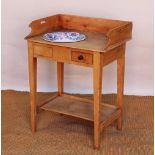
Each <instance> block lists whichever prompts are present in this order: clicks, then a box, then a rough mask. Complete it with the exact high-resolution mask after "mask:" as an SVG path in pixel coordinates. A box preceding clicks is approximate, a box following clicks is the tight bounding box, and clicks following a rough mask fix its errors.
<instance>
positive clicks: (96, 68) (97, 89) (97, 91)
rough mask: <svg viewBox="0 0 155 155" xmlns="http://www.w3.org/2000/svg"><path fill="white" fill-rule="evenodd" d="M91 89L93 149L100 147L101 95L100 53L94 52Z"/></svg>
mask: <svg viewBox="0 0 155 155" xmlns="http://www.w3.org/2000/svg"><path fill="white" fill-rule="evenodd" d="M93 62H94V64H93V87H94V148H96V149H99V147H100V103H101V93H102V60H101V53H99V52H94V57H93Z"/></svg>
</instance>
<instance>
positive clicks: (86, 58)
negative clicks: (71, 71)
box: [71, 51, 93, 64]
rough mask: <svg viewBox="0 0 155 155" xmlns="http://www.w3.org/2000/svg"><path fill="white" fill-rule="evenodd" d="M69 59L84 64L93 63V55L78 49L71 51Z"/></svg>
mask: <svg viewBox="0 0 155 155" xmlns="http://www.w3.org/2000/svg"><path fill="white" fill-rule="evenodd" d="M71 60H72V61H76V62H81V63H85V64H93V55H92V54H90V53H84V52H80V51H71Z"/></svg>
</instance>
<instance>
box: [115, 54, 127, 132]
mask: <svg viewBox="0 0 155 155" xmlns="http://www.w3.org/2000/svg"><path fill="white" fill-rule="evenodd" d="M124 67H125V54H123V55H122V57H121V58H119V59H117V104H118V106H119V108H120V109H121V115H120V117H119V118H118V119H117V129H118V130H122V105H123V91H124Z"/></svg>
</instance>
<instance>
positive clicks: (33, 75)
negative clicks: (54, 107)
mask: <svg viewBox="0 0 155 155" xmlns="http://www.w3.org/2000/svg"><path fill="white" fill-rule="evenodd" d="M28 56H29V57H28V59H29V84H30V105H31V128H32V131H33V132H35V131H36V115H37V114H36V110H37V108H36V89H37V59H36V58H34V57H33V47H32V43H28Z"/></svg>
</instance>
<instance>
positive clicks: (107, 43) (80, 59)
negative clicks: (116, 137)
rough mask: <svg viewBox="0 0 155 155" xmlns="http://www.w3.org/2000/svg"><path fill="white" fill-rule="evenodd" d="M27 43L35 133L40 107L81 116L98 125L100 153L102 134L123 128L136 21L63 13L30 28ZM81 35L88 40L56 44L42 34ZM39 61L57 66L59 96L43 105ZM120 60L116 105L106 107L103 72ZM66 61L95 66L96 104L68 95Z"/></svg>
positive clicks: (32, 117)
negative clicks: (129, 46)
mask: <svg viewBox="0 0 155 155" xmlns="http://www.w3.org/2000/svg"><path fill="white" fill-rule="evenodd" d="M30 27H31V30H32V31H31V33H30V34H29V35H28V36H27V37H26V39H27V42H28V55H29V56H28V59H29V82H30V104H31V128H32V131H33V132H34V131H36V116H37V107H38V108H41V109H43V110H47V111H51V112H55V113H59V114H63V115H66V116H71V117H75V118H81V119H84V120H87V121H90V122H92V123H93V127H94V147H95V148H97V149H99V146H100V133H101V131H102V129H104V128H106V127H108V126H109V125H110V124H111V123H113V122H114V121H115V120H117V128H118V129H119V130H121V129H122V104H123V101H122V99H123V85H124V84H123V83H124V63H125V44H126V41H128V40H129V39H131V32H132V22H128V21H118V20H110V19H101V18H90V17H81V16H73V15H64V14H58V15H54V16H50V17H46V18H42V19H39V20H35V21H32V22H31V24H30ZM61 30H65V31H70V30H72V31H73V30H74V31H82V33H84V34H85V35H86V36H87V39H86V40H85V41H81V42H76V43H53V42H47V41H45V40H43V39H42V37H41V36H42V34H44V33H47V32H53V31H61ZM37 58H45V59H50V60H54V61H56V62H57V82H58V93H57V95H56V96H52V97H51V98H49V99H47V100H46V101H44V102H43V103H41V104H36V91H37V84H36V83H37ZM115 60H116V61H117V105H115V106H114V105H109V104H106V103H101V94H102V92H101V90H102V68H103V67H104V66H106V65H108V64H109V63H111V62H113V61H115ZM64 63H71V64H76V65H82V66H85V67H92V68H93V90H94V94H93V96H94V98H93V101H92V100H88V99H84V98H79V97H76V96H72V95H68V94H65V93H64V91H63V83H64V82H63V78H64V77H63V76H64Z"/></svg>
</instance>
